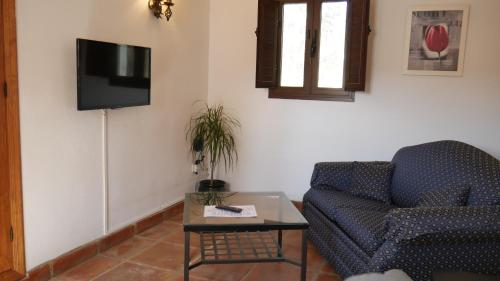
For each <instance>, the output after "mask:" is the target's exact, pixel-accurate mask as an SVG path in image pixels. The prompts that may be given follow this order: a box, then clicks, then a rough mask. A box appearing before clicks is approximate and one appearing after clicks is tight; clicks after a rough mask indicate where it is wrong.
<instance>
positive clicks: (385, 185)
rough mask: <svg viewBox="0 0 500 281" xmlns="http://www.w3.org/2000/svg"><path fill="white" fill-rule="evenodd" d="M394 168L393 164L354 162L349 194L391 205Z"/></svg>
mask: <svg viewBox="0 0 500 281" xmlns="http://www.w3.org/2000/svg"><path fill="white" fill-rule="evenodd" d="M393 168H394V166H393V164H391V163H362V162H354V167H353V171H352V186H351V187H350V188H349V189H348V190H347V192H349V193H351V194H352V195H355V196H359V197H363V198H367V199H373V200H378V201H382V202H384V203H387V204H389V203H390V202H391V194H390V187H391V178H392V171H393Z"/></svg>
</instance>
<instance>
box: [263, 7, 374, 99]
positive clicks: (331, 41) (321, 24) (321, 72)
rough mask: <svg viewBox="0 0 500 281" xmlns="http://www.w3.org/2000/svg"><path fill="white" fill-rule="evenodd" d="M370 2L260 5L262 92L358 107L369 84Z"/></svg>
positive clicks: (272, 95) (282, 96)
mask: <svg viewBox="0 0 500 281" xmlns="http://www.w3.org/2000/svg"><path fill="white" fill-rule="evenodd" d="M368 13H369V0H259V19H258V27H257V32H256V34H257V76H256V87H257V88H269V97H271V98H291V99H316V100H339V101H353V100H354V92H355V91H363V90H364V86H365V85H364V84H365V68H366V51H367V40H368V33H369V27H368Z"/></svg>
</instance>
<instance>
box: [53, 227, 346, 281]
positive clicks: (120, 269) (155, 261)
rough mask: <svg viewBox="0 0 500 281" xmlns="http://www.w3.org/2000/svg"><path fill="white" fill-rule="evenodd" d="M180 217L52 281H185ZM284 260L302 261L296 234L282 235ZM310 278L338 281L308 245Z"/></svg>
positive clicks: (277, 276) (249, 278) (267, 269)
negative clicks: (289, 258) (285, 257)
mask: <svg viewBox="0 0 500 281" xmlns="http://www.w3.org/2000/svg"><path fill="white" fill-rule="evenodd" d="M181 221H182V217H175V218H173V219H171V220H169V221H166V222H163V223H161V224H159V225H157V226H154V227H153V228H150V229H148V230H146V231H145V232H143V233H141V234H139V235H137V236H135V237H133V238H131V239H129V240H127V241H125V242H123V243H121V244H120V245H118V246H116V247H114V248H111V249H109V250H108V251H106V252H104V253H102V254H100V255H98V256H96V257H94V258H92V259H90V260H88V261H87V262H85V263H83V264H81V265H79V266H77V267H75V268H73V269H71V270H69V271H67V272H65V273H63V274H61V275H59V276H57V277H55V278H53V279H52V280H53V281H80V280H98V281H128V280H144V281H157V280H158V281H181V280H183V272H182V264H183V254H184V246H183V238H184V234H183V232H182V225H181ZM191 241H192V253H191V254H192V256H193V257H195V258H196V256H199V250H198V249H199V238H198V237H197V236H196V234H193V237H192V239H191ZM284 248H285V255H286V256H288V257H291V258H294V259H296V260H299V257H300V233H299V232H294V231H290V232H285V233H284ZM308 251H309V253H308V257H307V258H308V278H307V280H311V281H340V280H341V278H340V277H339V276H337V275H336V274H335V273H334V271H333V270H332V269H331V268H330V266H329V265H328V264H327V263H326V262H325V260H324V259H323V258H322V257H321V256H320V255H319V254H318V252H317V251H316V249H315V248H314V247H313V246H312V245H309V250H308ZM190 277H191V278H190V280H192V281H207V280H214V281H268V280H269V281H294V280H299V268H298V267H296V266H293V265H289V264H283V263H273V264H269V263H267V264H238V265H202V266H200V267H198V268H196V269H194V270H192V271H191V273H190Z"/></svg>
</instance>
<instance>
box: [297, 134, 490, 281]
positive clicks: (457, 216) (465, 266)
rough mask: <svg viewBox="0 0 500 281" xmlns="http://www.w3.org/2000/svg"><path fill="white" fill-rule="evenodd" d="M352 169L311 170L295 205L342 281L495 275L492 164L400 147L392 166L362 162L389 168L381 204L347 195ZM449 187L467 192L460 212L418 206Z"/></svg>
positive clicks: (447, 144)
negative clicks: (390, 274) (365, 276)
mask: <svg viewBox="0 0 500 281" xmlns="http://www.w3.org/2000/svg"><path fill="white" fill-rule="evenodd" d="M355 163H359V162H352V163H351V162H331V163H318V164H316V165H315V167H314V172H313V175H312V179H311V189H310V190H309V191H308V192H307V193H306V194H305V195H304V201H303V202H304V216H305V217H306V218H307V220H308V221H309V223H310V229H309V231H308V236H309V239H310V240H311V241H312V242H313V244H314V245H315V246H316V247H317V248H318V249H319V251H320V253H321V254H322V255H323V256H324V257H325V258H326V259H327V260H328V261H329V262H330V263H331V264H332V266H333V267H334V268H335V270H336V271H337V272H338V273H339V274H340V275H341V276H342V277H344V278H345V277H349V276H351V275H356V274H362V273H367V272H384V271H387V270H390V269H401V270H403V271H405V272H406V273H407V274H408V275H410V276H411V277H412V278H413V279H414V280H415V281H424V280H431V279H432V274H433V272H437V271H467V272H474V273H481V274H486V275H500V162H499V161H498V160H497V159H495V158H494V157H492V156H490V155H489V154H487V153H485V152H483V151H481V150H479V149H477V148H475V147H473V146H470V145H467V144H465V143H461V142H456V141H440V142H433V143H427V144H422V145H417V146H411V147H405V148H402V149H401V150H399V151H398V152H397V153H396V155H395V156H394V158H393V160H392V162H365V163H368V164H369V165H384V164H387V165H391V166H392V174H391V177H390V179H389V180H390V183H389V190H388V192H389V193H390V194H389V198H390V201H389V202H381V201H378V200H373V199H369V198H366V197H360V196H356V195H353V194H352V193H350V192H349V190H350V189H352V188H354V187H353V180H352V178H353V167H354V166H355ZM455 186H456V187H457V188H459V187H464V186H466V187H467V188H468V191H467V198H465V199H466V203H464V204H463V205H461V206H432V207H425V206H424V207H422V206H419V202H420V200H421V199H422V196H423V195H424V194H429V192H431V194H432V192H435V191H436V190H439V189H442V188H443V187H447V188H450V187H451V188H453V187H455ZM441 195H442V193H441ZM446 195H447V194H446V193H445V194H444V196H446Z"/></svg>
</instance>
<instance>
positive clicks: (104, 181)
mask: <svg viewBox="0 0 500 281" xmlns="http://www.w3.org/2000/svg"><path fill="white" fill-rule="evenodd" d="M108 187H109V180H108V111H107V109H103V118H102V188H103V190H102V192H103V194H102V195H103V212H104V214H103V229H104V234H108V232H109V199H108V195H109V191H108Z"/></svg>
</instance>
